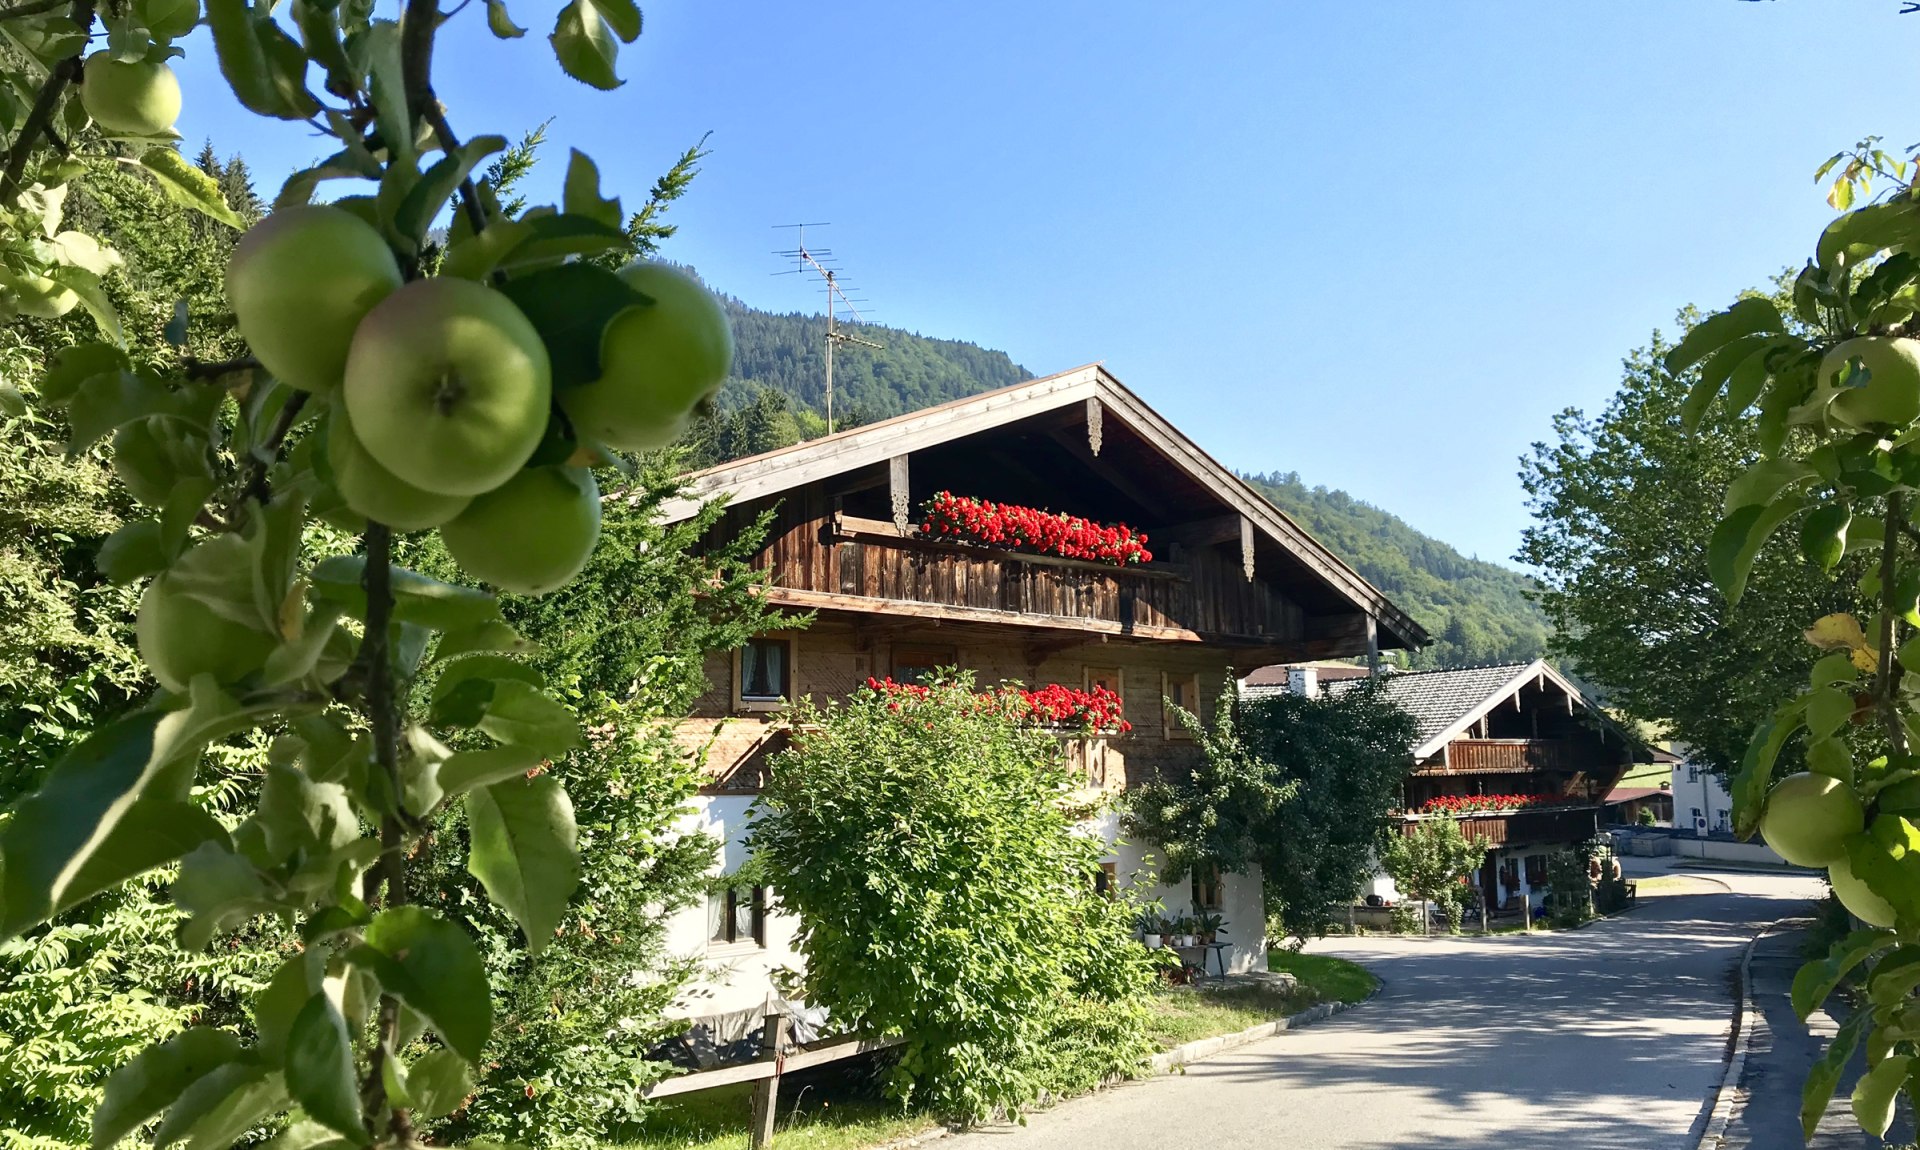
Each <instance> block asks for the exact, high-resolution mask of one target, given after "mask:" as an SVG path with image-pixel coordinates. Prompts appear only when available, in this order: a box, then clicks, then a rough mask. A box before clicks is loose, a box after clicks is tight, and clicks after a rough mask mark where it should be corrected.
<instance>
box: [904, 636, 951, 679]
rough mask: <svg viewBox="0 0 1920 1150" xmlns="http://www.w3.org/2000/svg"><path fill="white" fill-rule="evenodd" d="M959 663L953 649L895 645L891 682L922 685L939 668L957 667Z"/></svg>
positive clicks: (922, 645) (920, 645) (934, 646)
mask: <svg viewBox="0 0 1920 1150" xmlns="http://www.w3.org/2000/svg"><path fill="white" fill-rule="evenodd" d="M959 663H960V651H959V649H958V648H955V647H942V646H938V645H928V644H922V643H914V644H907V643H896V644H895V645H894V648H893V681H894V682H896V683H924V682H926V681H928V680H929V679H932V678H933V674H934V672H935V671H938V670H939V669H940V668H942V667H954V666H958V665H959Z"/></svg>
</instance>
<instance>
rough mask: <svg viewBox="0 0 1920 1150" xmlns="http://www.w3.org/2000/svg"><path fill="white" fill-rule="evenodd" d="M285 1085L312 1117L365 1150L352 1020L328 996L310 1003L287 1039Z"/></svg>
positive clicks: (320, 995) (366, 1139)
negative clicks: (348, 1024)
mask: <svg viewBox="0 0 1920 1150" xmlns="http://www.w3.org/2000/svg"><path fill="white" fill-rule="evenodd" d="M286 1080H287V1084H288V1086H289V1087H290V1088H291V1091H292V1093H293V1097H294V1101H296V1102H298V1103H300V1107H301V1109H303V1110H305V1111H306V1112H307V1115H308V1117H310V1118H312V1119H314V1120H315V1121H317V1122H319V1123H321V1124H322V1125H324V1126H326V1127H327V1128H328V1129H330V1130H333V1131H334V1132H336V1133H338V1134H341V1135H344V1136H345V1137H347V1138H349V1139H351V1140H352V1141H354V1142H356V1143H359V1144H361V1145H365V1144H366V1143H367V1142H368V1141H369V1139H368V1138H367V1131H366V1128H365V1127H364V1126H363V1125H361V1121H360V1092H359V1088H358V1084H357V1083H356V1082H355V1081H354V1062H353V1039H352V1037H351V1036H350V1035H349V1034H348V1033H347V1020H346V1017H345V1016H344V1015H342V1014H341V1013H340V1008H339V1007H338V1006H336V1005H334V1002H333V999H331V998H330V997H328V996H327V995H326V994H325V993H324V992H322V993H320V994H315V995H313V996H311V997H309V998H308V999H307V1004H306V1005H305V1006H304V1007H302V1008H301V1009H300V1013H299V1015H298V1016H296V1017H295V1018H294V1020H293V1028H292V1029H291V1030H290V1031H288V1033H287V1048H286Z"/></svg>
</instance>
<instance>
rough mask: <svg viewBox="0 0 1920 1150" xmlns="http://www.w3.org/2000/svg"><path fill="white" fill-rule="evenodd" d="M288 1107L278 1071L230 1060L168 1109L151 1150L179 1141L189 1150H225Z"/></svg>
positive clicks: (196, 1083)
mask: <svg viewBox="0 0 1920 1150" xmlns="http://www.w3.org/2000/svg"><path fill="white" fill-rule="evenodd" d="M243 1058H244V1055H243ZM286 1105H287V1089H286V1085H285V1083H284V1082H282V1080H281V1078H280V1074H279V1072H278V1071H273V1070H269V1069H268V1068H267V1067H265V1066H263V1065H261V1064H259V1063H257V1062H251V1061H244V1060H236V1061H233V1062H229V1063H227V1064H226V1065H224V1066H219V1067H216V1068H214V1070H213V1071H212V1072H211V1073H208V1074H205V1075H202V1076H201V1077H200V1078H199V1079H198V1080H197V1081H195V1082H194V1083H193V1084H192V1085H191V1086H189V1087H187V1088H186V1090H185V1091H184V1092H183V1093H182V1094H181V1095H180V1097H179V1099H177V1100H176V1101H175V1102H174V1104H173V1105H172V1106H171V1107H169V1108H168V1109H167V1116H166V1117H165V1118H163V1119H161V1121H160V1126H159V1128H158V1129H156V1130H155V1131H154V1132H153V1146H154V1150H164V1148H165V1147H167V1146H171V1145H173V1144H174V1143H175V1142H178V1141H181V1140H182V1139H185V1140H186V1141H187V1150H225V1148H226V1147H229V1146H232V1145H233V1144H234V1143H235V1142H237V1141H239V1140H240V1137H241V1136H242V1135H244V1134H245V1133H246V1132H247V1131H249V1130H251V1129H253V1128H254V1127H255V1126H258V1125H259V1124H260V1123H261V1121H262V1120H264V1119H265V1118H266V1117H267V1116H268V1115H270V1114H274V1113H277V1112H278V1111H280V1110H283V1109H285V1108H286Z"/></svg>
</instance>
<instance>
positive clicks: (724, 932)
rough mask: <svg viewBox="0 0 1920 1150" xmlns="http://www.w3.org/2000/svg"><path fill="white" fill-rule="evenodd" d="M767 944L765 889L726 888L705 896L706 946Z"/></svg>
mask: <svg viewBox="0 0 1920 1150" xmlns="http://www.w3.org/2000/svg"><path fill="white" fill-rule="evenodd" d="M742 943H747V944H751V945H753V946H765V945H767V888H766V887H763V886H730V887H727V888H726V889H725V890H716V891H710V892H708V894H707V945H708V947H715V946H738V945H740V944H742Z"/></svg>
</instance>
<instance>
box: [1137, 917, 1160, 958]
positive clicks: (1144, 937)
mask: <svg viewBox="0 0 1920 1150" xmlns="http://www.w3.org/2000/svg"><path fill="white" fill-rule="evenodd" d="M1138 925H1139V927H1140V941H1141V942H1143V943H1145V944H1146V947H1147V949H1148V950H1159V949H1160V935H1161V933H1162V924H1161V922H1160V915H1159V913H1158V912H1157V911H1153V910H1143V911H1141V912H1140V919H1139V923H1138Z"/></svg>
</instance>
